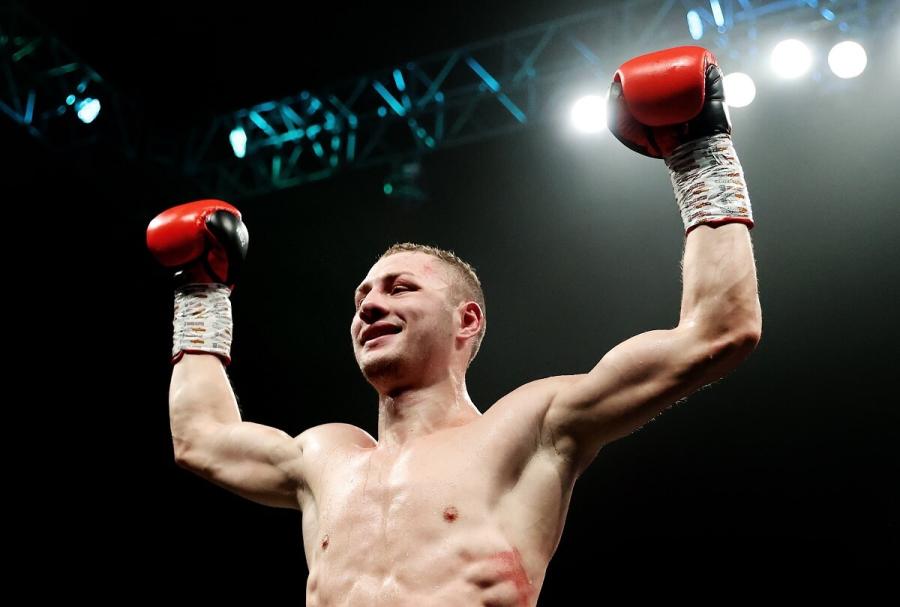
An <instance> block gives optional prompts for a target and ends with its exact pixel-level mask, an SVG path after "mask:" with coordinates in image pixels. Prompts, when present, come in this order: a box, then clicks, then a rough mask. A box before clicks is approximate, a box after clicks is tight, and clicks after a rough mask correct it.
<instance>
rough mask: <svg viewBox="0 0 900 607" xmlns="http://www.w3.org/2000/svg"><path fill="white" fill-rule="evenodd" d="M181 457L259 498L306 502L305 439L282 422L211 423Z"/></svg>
mask: <svg viewBox="0 0 900 607" xmlns="http://www.w3.org/2000/svg"><path fill="white" fill-rule="evenodd" d="M301 436H302V435H301ZM178 463H179V465H181V466H183V467H184V468H187V469H189V470H191V471H192V472H195V473H196V474H198V475H200V476H202V477H203V478H205V479H207V480H209V481H211V482H213V483H215V484H217V485H219V486H221V487H224V488H225V489H228V490H229V491H232V492H233V493H236V494H238V495H240V496H242V497H245V498H247V499H249V500H252V501H254V502H257V503H260V504H263V505H266V506H274V507H278V508H293V509H299V507H300V505H299V497H298V491H299V490H300V489H301V488H302V487H303V484H304V483H305V476H306V474H305V472H304V458H303V448H302V444H301V441H300V439H299V437H298V438H292V437H291V436H290V435H288V434H286V433H285V432H282V431H281V430H278V429H276V428H271V427H269V426H264V425H261V424H255V423H252V422H237V423H229V424H218V423H216V424H209V425H206V426H205V427H204V428H203V429H202V431H199V432H197V434H196V435H195V437H194V439H193V440H192V441H191V442H190V444H189V445H188V446H187V448H186V449H185V450H184V452H183V454H182V455H181V456H180V457H179V460H178Z"/></svg>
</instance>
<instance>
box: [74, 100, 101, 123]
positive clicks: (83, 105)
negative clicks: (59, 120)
mask: <svg viewBox="0 0 900 607" xmlns="http://www.w3.org/2000/svg"><path fill="white" fill-rule="evenodd" d="M75 112H76V113H77V115H78V118H79V119H80V120H81V121H82V122H83V123H85V124H90V123H92V122H93V121H94V118H96V117H97V114H99V113H100V100H99V99H94V98H92V97H85V98H84V99H82V100H81V101H78V102H76V103H75Z"/></svg>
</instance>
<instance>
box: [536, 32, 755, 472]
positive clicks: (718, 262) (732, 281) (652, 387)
mask: <svg viewBox="0 0 900 607" xmlns="http://www.w3.org/2000/svg"><path fill="white" fill-rule="evenodd" d="M686 66H687V67H686ZM685 69H687V70H691V69H693V70H694V71H693V73H688V74H685V73H682V72H683V70H685ZM623 89H624V92H623ZM673 89H675V90H673ZM630 93H633V95H634V97H633V98H629V97H628V95H629V94H630ZM722 98H723V96H722V89H721V72H720V71H719V69H718V67H717V66H716V64H715V58H714V57H712V55H711V54H710V53H708V52H707V51H704V50H703V49H697V48H696V47H682V48H680V49H670V50H669V51H662V52H660V53H654V54H652V55H650V56H644V57H639V58H637V59H635V60H632V61H631V62H628V63H626V64H625V65H623V66H622V68H621V69H620V71H619V72H618V73H617V75H616V81H615V82H614V84H613V88H612V89H611V98H610V108H611V115H610V128H611V129H612V130H613V132H614V133H615V134H616V136H617V137H619V139H621V140H622V141H623V142H625V143H626V145H628V147H630V148H632V149H634V150H636V151H639V152H641V153H644V154H646V155H648V156H655V157H664V158H666V163H667V165H668V166H669V169H670V173H671V176H672V180H673V185H674V187H675V193H676V198H677V199H678V203H679V206H680V208H681V210H682V219H683V221H684V225H685V230H686V234H687V236H686V241H685V248H684V257H683V264H682V265H683V296H682V301H681V314H680V317H679V322H678V325H677V326H676V327H675V328H674V329H664V330H657V331H649V332H647V333H643V334H640V335H638V336H636V337H633V338H631V339H629V340H627V341H625V342H623V343H621V344H619V345H618V346H616V347H615V348H613V349H612V350H610V351H609V352H608V353H607V354H606V355H605V356H603V358H602V359H601V360H600V362H599V363H597V365H596V366H595V367H594V368H593V369H592V370H591V371H590V372H588V373H585V374H581V375H571V376H563V377H556V378H548V380H546V382H547V383H548V384H550V385H552V387H553V388H552V390H551V391H550V394H551V397H550V400H549V403H548V406H547V409H546V414H545V418H544V422H543V427H542V439H543V441H544V442H545V444H548V445H551V446H552V447H553V448H554V449H555V450H556V451H557V452H558V453H560V454H561V455H563V456H564V457H565V458H566V460H567V461H569V462H570V463H571V465H572V466H573V467H574V468H575V469H576V470H577V472H579V473H580V471H581V470H583V469H584V468H585V467H586V466H587V465H588V464H589V463H590V462H591V461H592V460H593V458H594V457H595V456H596V454H597V452H598V451H599V450H600V449H601V448H602V446H603V445H604V444H607V443H609V442H611V441H614V440H616V439H618V438H621V437H623V436H626V435H628V434H630V433H631V432H633V431H634V430H636V429H638V428H640V427H641V426H643V425H644V424H645V423H647V422H648V421H649V420H651V419H652V418H653V417H655V416H656V415H657V414H658V413H660V412H661V411H662V410H664V409H666V408H667V407H670V406H671V405H672V404H674V403H675V402H676V401H677V400H679V399H681V398H684V397H686V396H687V395H689V394H691V393H693V392H694V391H696V390H697V389H699V388H701V387H702V386H704V385H706V384H708V383H711V382H713V381H715V380H717V379H719V378H721V377H723V376H725V375H726V374H728V373H729V372H731V371H732V370H733V369H735V368H736V367H737V366H738V365H739V364H740V362H741V361H743V360H744V359H745V358H746V357H747V356H748V355H749V354H750V353H751V352H752V351H753V349H754V348H755V347H756V345H757V343H758V342H759V339H760V335H761V330H762V314H761V310H760V304H759V297H758V295H757V282H756V269H755V262H754V259H753V249H752V246H751V241H750V234H749V228H751V227H752V226H753V222H752V218H751V214H750V201H749V197H748V196H747V191H746V186H745V184H744V180H743V173H742V171H741V168H740V164H739V163H738V161H737V156H736V155H735V154H734V149H733V147H732V145H731V139H730V132H731V130H730V124H729V122H728V118H727V113H726V111H725V110H724V108H723V104H722ZM673 106H674V107H673ZM637 118H640V119H642V120H643V122H639V121H638V119H637ZM651 124H657V125H659V124H663V125H664V126H662V127H659V126H656V127H651V126H648V125H651ZM666 125H668V126H666Z"/></svg>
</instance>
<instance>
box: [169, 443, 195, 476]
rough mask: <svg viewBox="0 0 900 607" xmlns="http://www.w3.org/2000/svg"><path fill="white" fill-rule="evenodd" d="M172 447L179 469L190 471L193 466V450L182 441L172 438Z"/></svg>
mask: <svg viewBox="0 0 900 607" xmlns="http://www.w3.org/2000/svg"><path fill="white" fill-rule="evenodd" d="M172 447H173V451H174V455H175V465H177V466H178V467H179V468H185V469H190V468H191V467H192V466H191V450H190V448H189V447H188V445H187V443H186V442H185V441H180V440H177V439H175V437H172Z"/></svg>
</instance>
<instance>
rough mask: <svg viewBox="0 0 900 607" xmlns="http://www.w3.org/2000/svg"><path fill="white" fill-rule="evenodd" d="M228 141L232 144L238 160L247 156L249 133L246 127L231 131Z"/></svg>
mask: <svg viewBox="0 0 900 607" xmlns="http://www.w3.org/2000/svg"><path fill="white" fill-rule="evenodd" d="M228 141H230V142H231V149H232V150H234V155H235V156H237V157H238V158H243V157H244V156H245V155H246V154H247V133H246V132H245V131H244V127H242V126H238V127H235V128H234V129H232V130H231V133H230V134H229V135H228Z"/></svg>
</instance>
